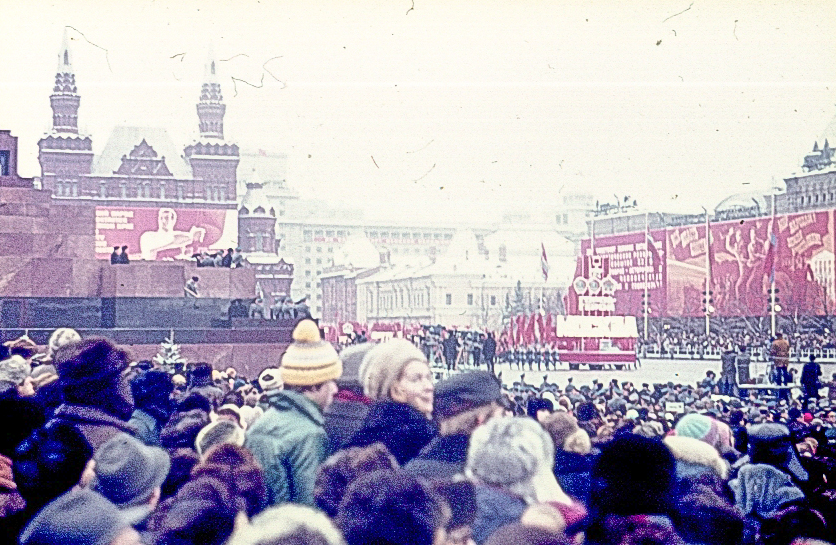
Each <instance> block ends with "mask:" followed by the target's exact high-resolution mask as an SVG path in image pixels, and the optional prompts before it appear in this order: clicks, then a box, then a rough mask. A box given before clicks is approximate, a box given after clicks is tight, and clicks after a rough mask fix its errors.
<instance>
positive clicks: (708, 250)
mask: <svg viewBox="0 0 836 545" xmlns="http://www.w3.org/2000/svg"><path fill="white" fill-rule="evenodd" d="M702 209H703V212H705V308H704V309H703V310H704V311H705V336H706V337H709V336H710V335H711V312H712V311H713V310H714V309H713V308H712V307H711V224H710V223H709V221H708V209H707V208H706V207H704V206H703V207H702Z"/></svg>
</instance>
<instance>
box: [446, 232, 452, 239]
mask: <svg viewBox="0 0 836 545" xmlns="http://www.w3.org/2000/svg"><path fill="white" fill-rule="evenodd" d="M451 238H453V235H451V234H450V233H447V234H445V235H444V240H450V239H451Z"/></svg>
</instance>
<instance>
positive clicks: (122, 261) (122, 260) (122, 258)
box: [118, 246, 131, 265]
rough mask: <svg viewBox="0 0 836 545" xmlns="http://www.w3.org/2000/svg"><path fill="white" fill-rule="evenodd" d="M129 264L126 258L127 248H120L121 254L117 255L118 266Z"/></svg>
mask: <svg viewBox="0 0 836 545" xmlns="http://www.w3.org/2000/svg"><path fill="white" fill-rule="evenodd" d="M130 262H131V260H130V258H129V257H128V247H127V246H122V253H121V254H119V261H118V263H119V264H120V265H128V264H130Z"/></svg>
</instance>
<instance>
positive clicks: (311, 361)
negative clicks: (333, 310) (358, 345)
mask: <svg viewBox="0 0 836 545" xmlns="http://www.w3.org/2000/svg"><path fill="white" fill-rule="evenodd" d="M279 370H280V371H281V375H282V382H284V383H285V385H287V386H314V385H316V384H322V383H323V382H328V381H329V380H336V379H338V378H340V377H341V376H342V374H343V364H342V362H341V361H340V358H339V356H338V355H337V351H336V350H334V347H333V346H331V343H328V342H326V341H324V340H322V337H321V336H320V334H319V328H318V327H317V326H316V324H315V323H314V322H313V321H312V320H302V321H301V322H299V323H298V324H297V325H296V329H294V330H293V342H292V343H291V344H290V346H288V347H287V350H286V351H285V353H284V355H283V356H282V365H281V367H280V368H279Z"/></svg>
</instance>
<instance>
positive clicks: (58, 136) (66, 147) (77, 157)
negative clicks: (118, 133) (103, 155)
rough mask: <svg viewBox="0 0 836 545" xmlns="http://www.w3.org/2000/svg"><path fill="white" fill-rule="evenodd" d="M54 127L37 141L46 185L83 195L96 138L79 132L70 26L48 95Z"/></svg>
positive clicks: (62, 192)
mask: <svg viewBox="0 0 836 545" xmlns="http://www.w3.org/2000/svg"><path fill="white" fill-rule="evenodd" d="M49 103H50V106H51V107H52V130H51V131H50V133H49V134H48V135H46V136H44V138H42V139H41V140H40V141H38V150H39V151H38V161H39V162H40V164H41V183H42V185H43V188H44V189H46V190H50V191H52V193H53V195H54V196H58V197H80V196H84V195H85V194H86V193H87V191H86V190H87V189H88V188H86V187H85V185H84V180H83V179H82V177H83V176H85V175H89V174H90V171H91V168H92V165H93V141H92V140H91V139H90V137H89V136H84V135H80V134H79V132H78V107H79V105H80V103H81V97H80V96H79V94H78V89H77V88H76V84H75V73H74V72H73V65H72V52H71V51H70V44H69V38H68V36H67V29H66V28H65V29H64V38H63V41H62V43H61V50H60V51H59V52H58V70H57V71H56V73H55V86H54V87H53V88H52V95H50V97H49Z"/></svg>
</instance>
